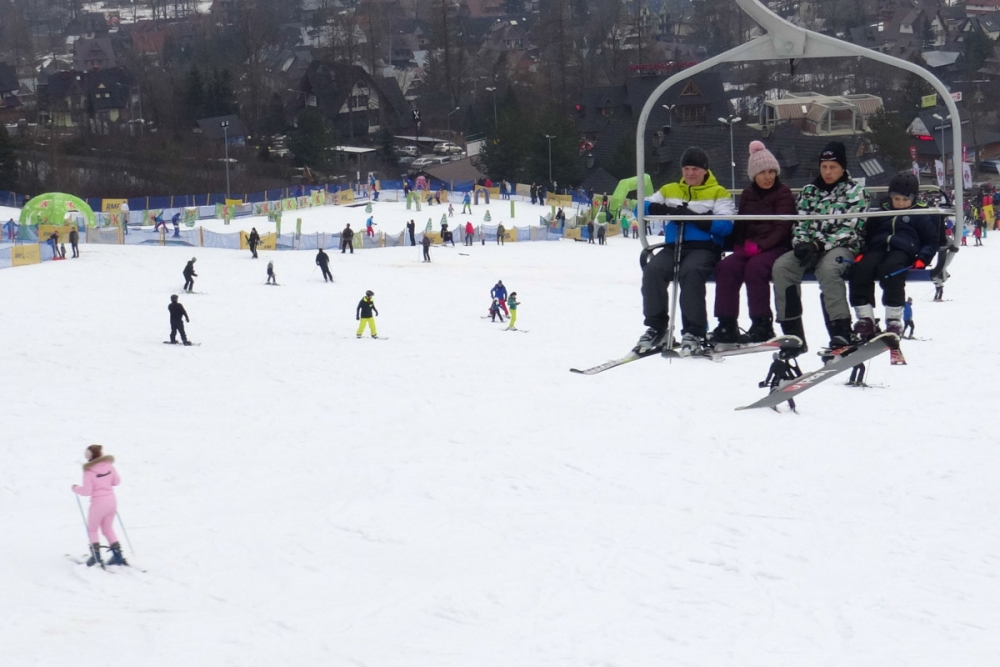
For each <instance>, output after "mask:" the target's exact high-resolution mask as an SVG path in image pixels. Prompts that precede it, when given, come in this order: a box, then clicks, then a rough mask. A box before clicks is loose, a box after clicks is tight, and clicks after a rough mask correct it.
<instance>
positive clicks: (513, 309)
mask: <svg viewBox="0 0 1000 667" xmlns="http://www.w3.org/2000/svg"><path fill="white" fill-rule="evenodd" d="M518 305H520V304H518V302H517V292H511V293H510V298H509V299H507V307H508V308H510V322H509V323H508V324H507V330H508V331H517V327H515V326H514V324H515V323H516V322H517V307H518Z"/></svg>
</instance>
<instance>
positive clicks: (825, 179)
mask: <svg viewBox="0 0 1000 667" xmlns="http://www.w3.org/2000/svg"><path fill="white" fill-rule="evenodd" d="M819 165H820V175H819V176H818V177H817V178H816V180H815V181H813V182H812V183H810V184H809V185H807V186H805V187H804V188H802V192H801V193H800V194H799V199H798V202H797V208H798V212H799V215H808V214H810V213H813V214H819V215H835V214H844V213H852V212H863V211H865V210H866V209H867V208H868V192H867V191H866V190H865V189H864V187H863V186H861V185H860V184H859V183H857V182H856V181H854V180H853V179H852V178H851V175H850V174H849V173H848V172H847V149H846V148H845V147H844V144H842V143H840V142H839V141H832V142H830V143H829V144H827V146H826V148H824V149H823V152H822V153H820V157H819ZM864 224H865V221H864V219H863V218H851V217H845V218H837V219H835V220H800V221H799V222H797V223H795V225H794V226H793V227H792V248H793V250H792V251H791V252H787V253H785V254H784V255H782V256H781V257H779V258H778V259H777V261H775V263H774V268H773V269H772V272H771V278H772V280H773V281H774V301H775V310H776V311H777V318H776V319H777V320H778V322H780V323H781V328H782V331H783V332H784V333H785V334H786V335H792V336H798V337H799V338H801V339H802V341H803V343H805V329H804V327H803V325H802V277H803V275H805V274H806V273H807V272H812V273H814V274H815V275H816V280H817V282H819V290H820V303H821V305H822V307H823V318H824V320H825V321H826V328H827V331H828V332H829V334H830V345H831V347H834V346H839V345H843V344H846V343H847V342H848V341H849V340H850V336H851V309H850V306H849V304H848V301H847V286H846V285H845V283H844V272H845V271H846V270H847V268H848V267H849V266H850V265H851V263H852V262H853V261H854V257H855V256H856V255H857V253H858V251H859V250H860V249H861V244H862V242H863V240H864V234H863V232H864Z"/></svg>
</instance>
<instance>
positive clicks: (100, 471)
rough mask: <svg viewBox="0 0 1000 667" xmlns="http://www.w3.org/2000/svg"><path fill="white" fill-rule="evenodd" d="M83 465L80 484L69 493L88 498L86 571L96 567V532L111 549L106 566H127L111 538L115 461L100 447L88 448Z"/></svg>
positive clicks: (117, 480) (115, 505)
mask: <svg viewBox="0 0 1000 667" xmlns="http://www.w3.org/2000/svg"><path fill="white" fill-rule="evenodd" d="M83 455H84V457H85V458H86V459H87V462H86V463H84V464H83V484H82V485H76V484H74V485H73V487H72V489H73V493H75V494H77V495H80V496H90V512H89V515H88V517H87V536H88V537H89V538H90V558H89V559H88V560H87V567H91V566H93V565H100V566H101V567H104V563H103V562H102V561H101V540H100V538H99V537H98V534H97V531H98V528H100V531H101V532H102V533H104V537H105V538H107V540H108V544H110V545H111V558H110V559H108V565H128V562H127V561H126V560H125V558H124V556H122V547H121V544H120V543H119V542H118V536H117V535H115V529H114V520H115V514H116V513H117V511H118V501H117V500H116V499H115V490H114V487H116V486H118V484H119V483H121V478H120V477H119V476H118V471H117V470H115V466H114V462H115V457H113V456H110V455H105V454H104V453H103V452H102V451H101V446H100V445H90V446H89V447H87V449H85V450H84V453H83Z"/></svg>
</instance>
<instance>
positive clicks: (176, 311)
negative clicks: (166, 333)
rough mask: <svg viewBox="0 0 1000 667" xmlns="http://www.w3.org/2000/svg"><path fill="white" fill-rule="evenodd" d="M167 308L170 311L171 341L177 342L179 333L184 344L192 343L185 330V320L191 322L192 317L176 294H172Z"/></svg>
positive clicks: (173, 343)
mask: <svg viewBox="0 0 1000 667" xmlns="http://www.w3.org/2000/svg"><path fill="white" fill-rule="evenodd" d="M167 310H168V311H170V343H171V344H172V345H176V344H177V334H178V333H179V334H180V335H181V340H182V341H183V342H184V344H185V345H190V344H191V341H189V340H188V339H187V333H185V332H184V320H187V321H188V322H190V321H191V318H190V317H188V314H187V311H186V310H184V306H182V305H181V303H180V302H179V301H177V295H176V294H171V295H170V305H169V306H167Z"/></svg>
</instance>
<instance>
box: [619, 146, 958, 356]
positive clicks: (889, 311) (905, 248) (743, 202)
mask: <svg viewBox="0 0 1000 667" xmlns="http://www.w3.org/2000/svg"><path fill="white" fill-rule="evenodd" d="M818 162H819V176H817V178H816V179H815V180H814V181H813V182H812V183H810V184H808V185H806V186H805V187H804V188H803V189H802V191H801V193H800V194H799V196H798V198H797V199H796V198H795V197H793V195H792V192H791V190H790V189H789V188H788V186H786V185H785V184H783V183H782V182H781V180H780V174H781V167H780V166H779V164H778V161H777V159H775V157H774V155H773V154H772V153H771V152H770V151H768V150H767V149H766V148H765V147H764V145H763V144H762V143H761V142H759V141H754V142H751V144H750V155H749V158H748V161H747V174H748V176H749V177H750V180H751V182H750V184H749V185H747V186H746V188H745V189H744V190H743V192H742V193H741V195H740V204H739V210H738V213H739V214H741V215H794V214H796V213H797V214H800V215H809V214H815V215H823V216H828V215H837V216H839V217H836V218H833V219H829V218H824V219H812V220H808V219H807V220H800V221H795V222H792V221H778V220H761V221H738V222H736V223H735V224H734V222H733V221H732V220H730V219H727V216H730V215H732V214H734V213H737V209H736V206H735V203H734V201H733V198H732V196H731V195H730V194H729V193H728V191H727V190H726V189H725V188H724V187H722V186H721V185H720V184H719V183H718V181H717V180H716V178H715V175H714V174H713V173H712V171H711V169H710V167H709V161H708V155H707V154H706V153H705V151H704V150H702V149H700V148H697V147H691V148H688V149H687V150H686V151H685V152H684V154H683V155H682V157H681V167H682V176H681V179H680V180H679V181H677V182H673V183H667V184H666V185H664V186H663V187H662V188H660V190H659V191H657V192H656V193H655V194H653V195H652V196H651V197H650V198H649V199H648V200H647V204H646V207H647V208H646V214H647V215H652V216H667V217H668V220H669V216H671V215H674V216H682V215H683V216H693V215H698V216H702V215H703V216H705V219H703V220H702V219H696V220H688V221H675V220H669V221H668V222H667V223H666V224H665V226H664V242H665V247H664V248H663V250H662V251H661V252H658V253H655V254H652V255H651V256H650V255H649V253H646V254H645V256H644V265H643V278H642V297H643V315H644V317H645V325H646V327H647V330H646V332H645V333H644V334H643V335H642V336H641V337H640V339H639V341H638V343H637V344H636V347H635V350H636V351H637V352H648V351H650V350H653V349H656V348H659V347H661V346H663V345H664V343H665V339H666V337H667V332H668V324H669V319H668V311H669V303H668V301H669V298H668V291H669V286H670V283H671V281H673V280H676V281H677V283H678V287H679V290H680V316H681V340H680V350H679V353H680V354H681V355H682V356H688V355H691V354H698V353H699V352H701V351H702V349H703V348H704V347H705V346H707V345H711V344H713V343H719V342H721V343H737V342H763V341H766V340H769V339H771V338H773V337H774V329H773V321H774V319H775V312H774V311H772V309H771V290H772V286H771V282H772V281H773V293H774V304H775V311H776V319H777V321H778V323H779V324H780V325H781V329H782V331H783V333H784V334H786V335H794V336H797V337H799V338H800V339H801V340H802V341H803V346H802V348H801V350H802V351H805V349H806V345H805V341H806V335H805V329H804V326H803V323H802V299H801V284H802V281H803V278H804V276H805V275H806V274H807V273H812V274H814V275H815V277H816V280H817V282H818V283H819V288H820V293H821V303H822V308H823V314H824V320H825V322H826V328H827V333H828V334H829V339H830V346H831V347H841V346H844V345H847V344H849V343H851V342H856V341H863V340H867V339H869V338H871V337H872V336H874V335H875V333H876V324H875V313H874V306H875V283H876V282H878V283H879V284H880V285H881V287H882V303H883V305H884V306H885V325H886V330H887V331H889V332H892V333H896V334H902V332H903V327H904V323H903V319H904V315H903V308H904V305H905V303H906V294H905V287H906V273H907V270H909V269H910V268H924V267H926V266H927V265H929V264H930V263H931V261H932V259H933V258H934V256H935V255H936V254H937V253H938V249H939V248H941V247H942V246H946V245H947V239H946V238H945V236H944V227H943V224H942V221H941V220H940V219H939V216H934V215H927V214H925V213H922V212H921V209H924V208H926V204H924V203H922V202H920V201H919V200H918V192H919V183H918V181H917V178H916V177H915V176H913V175H912V174H911V173H909V172H902V173H899V174H897V175H895V176H894V177H893V178H892V180H891V181H890V184H889V196H888V197H887V198H886V200H885V201H884V202H882V203H881V204H880V205H879V209H880V210H884V211H898V214H896V215H891V216H886V217H870V218H867V221H866V219H865V218H862V217H855V216H852V215H851V214H852V213H861V212H865V211H867V210H868V209H869V194H868V192H867V190H865V188H864V187H863V186H862V185H861V184H859V183H858V182H857V181H855V180H854V179H852V178H851V175H850V174H849V173H848V171H847V153H846V148H845V147H844V145H843V144H842V143H841V142H839V141H832V142H830V143H829V144H827V146H826V147H825V148H824V149H823V151H822V153H821V154H820V155H819V160H818ZM678 237H680V239H681V243H680V245H679V246H678V245H677V240H678ZM727 241H729V242H730V243H731V247H732V249H733V252H732V253H731V254H730V255H728V256H727V257H726V258H725V259H721V257H722V253H723V249H724V248H725V247H726V246H727ZM945 255H947V253H942V255H941V257H940V258H939V262H938V263H939V265H940V264H942V262H943V261H945ZM675 265H676V266H677V275H676V276H675V275H674V269H675ZM936 270H938V271H940V272H941V273H943V267H940V266H939V267H938V268H937V269H936ZM713 273H714V274H715V282H716V293H715V316H716V318H717V319H718V326H716V327H715V329H714V330H713V331H712V332H711V333H710V334H709V331H708V314H707V306H706V282H707V280H708V278H709V276H710V275H711V274H713ZM944 277H946V276H944V275H942V279H943V278H944ZM845 279H846V280H847V281H848V283H847V284H845ZM744 284H745V285H746V289H747V301H748V305H749V311H750V312H749V315H750V321H751V326H750V328H749V330H747V331H746V333H741V330H740V328H739V326H738V317H739V305H740V288H741V286H742V285H744ZM847 285H849V287H850V296H849V297H848V290H847ZM851 307H853V308H854V315H855V320H854V323H853V326H852V320H851Z"/></svg>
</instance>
